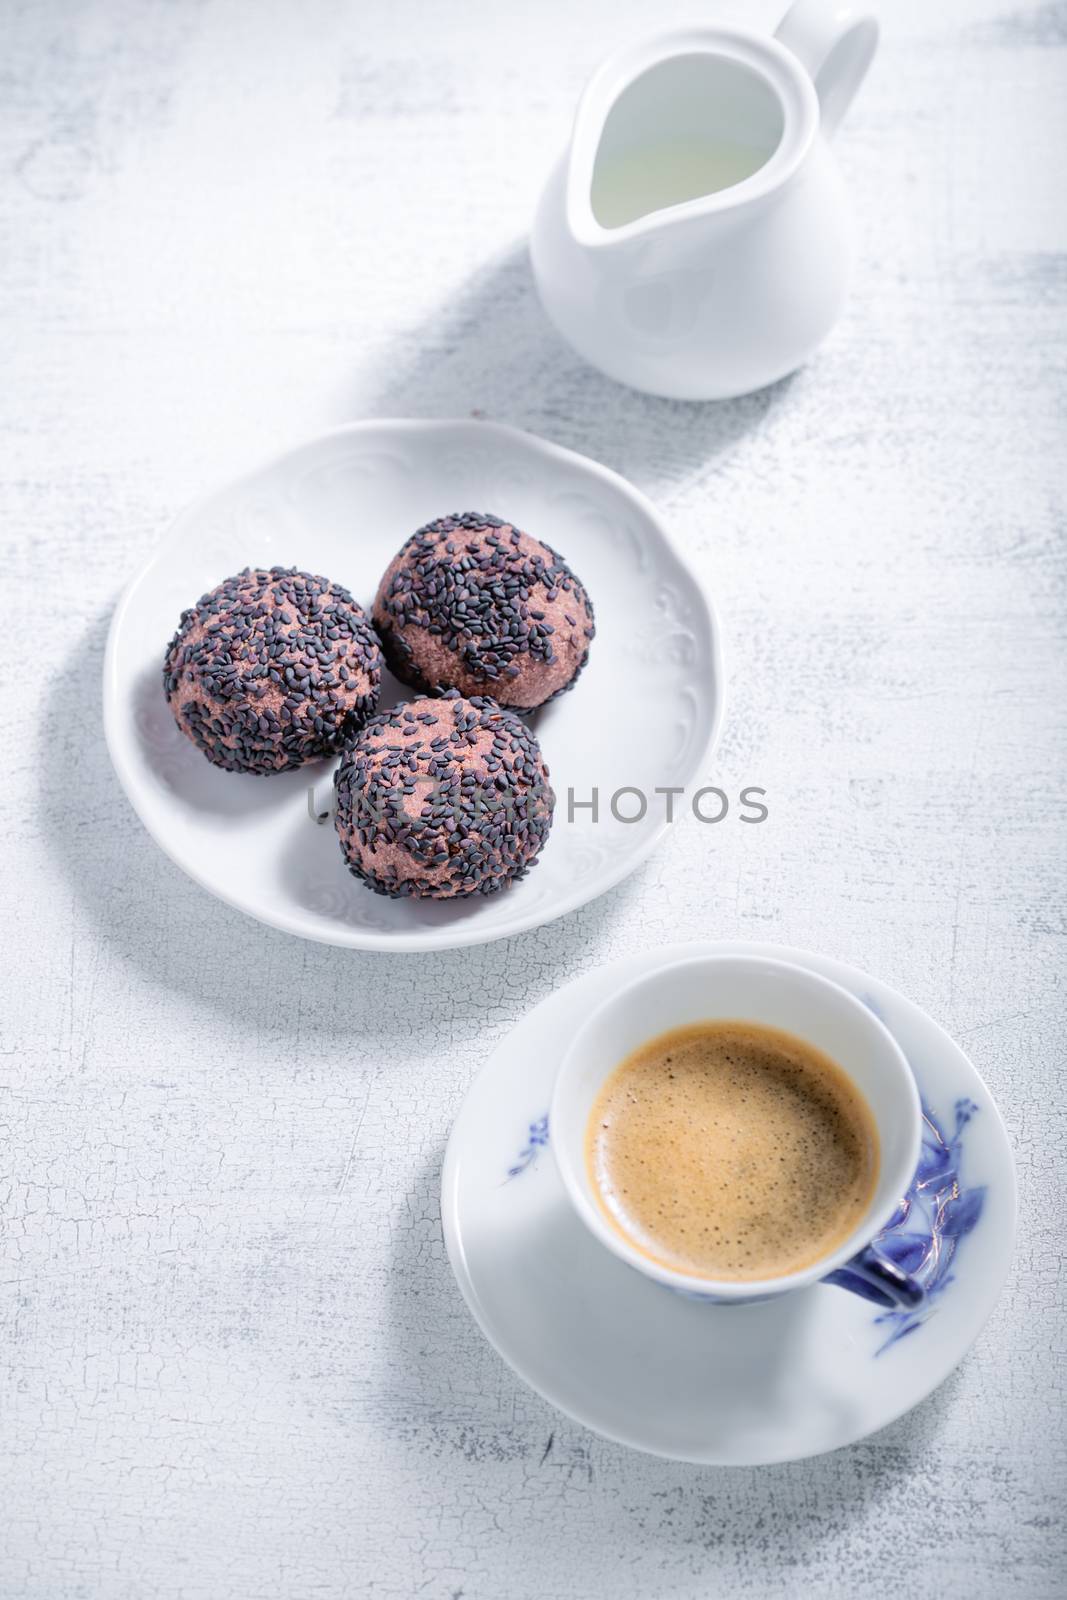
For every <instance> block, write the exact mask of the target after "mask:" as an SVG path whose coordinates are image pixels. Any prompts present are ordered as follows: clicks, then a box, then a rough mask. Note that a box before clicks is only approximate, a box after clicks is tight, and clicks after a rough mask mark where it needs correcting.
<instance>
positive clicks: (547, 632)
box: [374, 511, 596, 710]
mask: <svg viewBox="0 0 1067 1600" xmlns="http://www.w3.org/2000/svg"><path fill="white" fill-rule="evenodd" d="M374 623H375V626H376V627H377V629H378V633H379V636H380V638H381V641H382V648H383V650H384V652H385V659H386V661H387V662H388V664H389V666H390V667H391V669H392V671H393V672H394V673H395V674H396V676H397V677H398V678H399V679H400V680H401V682H402V683H406V684H408V685H410V686H411V687H412V688H415V689H418V690H420V691H421V692H423V693H425V694H437V693H440V692H441V691H442V690H443V689H447V688H458V689H459V690H460V692H461V693H463V694H467V695H477V694H482V695H488V696H491V697H492V698H493V699H495V700H497V701H498V702H499V703H500V704H502V705H507V706H515V707H518V708H520V709H527V710H528V709H532V708H533V707H534V706H539V705H544V704H545V703H546V702H547V701H549V700H552V699H554V698H555V697H556V695H558V694H562V693H563V692H564V691H565V690H567V689H570V688H571V687H572V686H573V684H574V682H575V680H576V679H577V677H578V674H579V673H580V672H581V671H582V668H583V667H584V666H585V663H586V661H587V659H588V656H589V645H590V642H591V641H592V639H593V636H594V634H595V632H596V626H595V621H594V616H593V606H592V602H591V601H590V599H589V596H588V595H587V594H586V591H585V589H584V588H583V587H582V585H581V583H580V582H579V581H578V579H577V578H576V577H575V575H574V573H573V572H572V571H571V569H570V568H569V567H568V566H567V564H566V562H565V561H564V560H563V558H562V557H561V556H560V555H559V554H558V553H557V552H556V551H555V550H553V549H552V548H551V546H550V545H547V544H543V543H542V542H541V541H540V540H537V539H534V538H532V537H531V536H530V535H529V534H526V533H523V532H522V530H521V529H519V528H516V527H514V525H513V524H511V523H509V522H504V521H502V520H501V519H500V518H499V517H493V516H489V515H486V514H484V513H482V512H478V511H465V512H459V513H456V514H455V515H453V516H448V517H439V518H438V519H437V520H436V521H435V522H428V523H427V524H426V525H425V527H422V528H420V529H419V530H418V532H417V533H414V534H413V535H412V536H411V538H410V539H409V540H408V541H407V543H406V544H404V545H403V546H402V548H401V550H400V551H399V552H398V554H397V555H396V556H395V557H394V559H393V561H392V562H391V563H390V565H389V567H388V569H387V571H386V573H385V576H384V577H383V579H382V582H381V584H380V586H379V589H378V595H377V598H376V600H375V602H374Z"/></svg>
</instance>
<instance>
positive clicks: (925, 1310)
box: [504, 1099, 985, 1356]
mask: <svg viewBox="0 0 1067 1600" xmlns="http://www.w3.org/2000/svg"><path fill="white" fill-rule="evenodd" d="M978 1110H979V1107H978V1106H977V1105H976V1104H975V1102H974V1101H973V1100H968V1099H962V1100H957V1101H956V1104H955V1107H954V1125H953V1128H952V1131H951V1133H948V1134H946V1133H945V1132H944V1131H943V1130H942V1128H941V1127H940V1126H939V1124H938V1123H937V1121H936V1120H935V1118H934V1116H933V1113H932V1112H931V1111H930V1109H929V1107H928V1106H927V1105H926V1104H925V1103H924V1104H923V1136H922V1148H921V1152H920V1155H919V1165H918V1167H917V1168H916V1170H915V1176H914V1178H913V1179H912V1181H911V1185H910V1187H909V1189H908V1192H907V1194H906V1195H905V1196H904V1198H903V1199H902V1200H901V1202H900V1204H899V1206H898V1207H897V1209H896V1211H895V1213H894V1214H893V1217H892V1218H891V1220H890V1222H889V1223H888V1225H887V1226H886V1227H885V1228H884V1229H883V1230H882V1232H881V1233H880V1234H879V1235H878V1237H877V1239H875V1240H874V1243H873V1248H874V1249H875V1250H876V1251H877V1252H878V1253H879V1254H880V1255H883V1256H885V1257H886V1258H887V1259H888V1260H889V1261H891V1262H893V1263H894V1264H895V1265H896V1266H898V1267H899V1268H900V1269H901V1270H902V1271H903V1272H907V1273H909V1274H910V1275H911V1276H912V1277H914V1278H917V1279H918V1280H919V1282H920V1283H921V1284H922V1286H923V1288H924V1289H925V1291H926V1299H925V1301H924V1302H923V1304H922V1305H921V1306H919V1307H917V1308H916V1309H915V1310H914V1311H905V1310H894V1311H883V1312H882V1313H881V1314H880V1315H879V1316H877V1317H875V1319H874V1322H875V1326H876V1327H879V1326H880V1327H884V1328H886V1329H888V1335H887V1337H886V1339H885V1340H884V1342H883V1343H882V1344H881V1345H879V1347H878V1349H877V1350H876V1351H875V1354H876V1355H879V1356H880V1355H882V1354H883V1352H884V1351H886V1350H888V1349H889V1348H890V1346H891V1345H894V1344H896V1343H898V1341H899V1340H901V1339H903V1338H905V1337H906V1335H907V1334H909V1333H914V1332H915V1331H916V1330H917V1329H918V1328H920V1327H921V1326H922V1325H923V1323H924V1322H925V1321H926V1320H927V1318H928V1317H929V1316H930V1315H931V1314H932V1312H933V1311H934V1310H935V1309H936V1305H937V1301H938V1300H939V1299H940V1297H941V1295H943V1294H944V1292H945V1290H946V1289H947V1288H948V1286H949V1284H950V1283H952V1281H953V1276H954V1274H953V1272H952V1264H953V1262H954V1261H955V1258H956V1252H957V1250H958V1249H959V1247H960V1243H961V1242H962V1240H963V1239H965V1238H966V1236H967V1234H969V1233H970V1232H972V1230H973V1229H974V1227H975V1226H976V1224H977V1223H978V1221H979V1218H980V1217H981V1215H982V1206H983V1203H984V1200H985V1189H984V1188H971V1189H968V1188H965V1187H964V1185H963V1184H962V1182H961V1180H960V1168H961V1158H962V1153H963V1134H964V1129H965V1128H966V1127H967V1124H968V1123H969V1122H970V1121H971V1119H972V1117H973V1116H974V1115H975V1113H976V1112H977V1111H978ZM547 1144H548V1113H547V1112H545V1113H544V1114H543V1115H542V1116H540V1117H537V1118H536V1119H535V1120H534V1121H532V1122H530V1123H529V1124H528V1126H527V1130H526V1143H525V1144H524V1145H523V1147H522V1149H521V1150H520V1151H519V1153H518V1155H517V1157H516V1159H515V1161H514V1162H513V1163H512V1165H511V1166H510V1167H509V1168H508V1169H507V1175H506V1177H505V1180H504V1181H505V1182H510V1181H511V1180H512V1179H513V1178H518V1177H520V1176H521V1175H522V1174H523V1173H524V1172H526V1171H528V1170H529V1168H530V1167H531V1166H533V1164H534V1162H535V1161H536V1160H537V1158H538V1156H539V1155H540V1153H541V1151H542V1150H543V1149H544V1148H545V1147H546V1145H547ZM824 1282H826V1283H834V1284H837V1285H838V1286H839V1287H841V1288H846V1289H851V1290H852V1291H853V1292H854V1293H855V1294H858V1295H860V1296H862V1297H863V1298H864V1299H867V1300H876V1295H875V1293H874V1292H872V1291H871V1289H870V1287H869V1285H868V1284H867V1283H865V1282H864V1280H863V1279H862V1278H860V1277H858V1276H857V1275H856V1274H855V1273H850V1271H849V1268H848V1267H847V1266H844V1267H839V1268H838V1269H837V1271H836V1272H832V1273H830V1275H829V1276H828V1277H827V1278H826V1279H824ZM678 1292H679V1293H682V1292H684V1291H678ZM686 1298H689V1299H693V1300H702V1301H707V1302H712V1303H713V1302H714V1296H712V1295H708V1294H704V1293H701V1292H700V1291H699V1290H692V1291H689V1292H688V1293H687V1294H686Z"/></svg>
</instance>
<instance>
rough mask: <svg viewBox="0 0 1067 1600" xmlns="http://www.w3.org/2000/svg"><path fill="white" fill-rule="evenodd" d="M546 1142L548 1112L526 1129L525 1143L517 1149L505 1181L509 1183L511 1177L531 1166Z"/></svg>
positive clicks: (515, 1176)
mask: <svg viewBox="0 0 1067 1600" xmlns="http://www.w3.org/2000/svg"><path fill="white" fill-rule="evenodd" d="M547 1143H548V1112H547V1111H546V1112H545V1114H544V1116H543V1117H538V1118H537V1120H536V1122H531V1123H530V1125H529V1127H528V1128H527V1129H526V1143H525V1144H524V1145H523V1147H522V1149H521V1150H520V1151H519V1153H518V1156H517V1157H516V1159H515V1164H514V1166H511V1167H509V1168H508V1172H507V1177H506V1178H505V1180H504V1181H505V1183H510V1181H511V1179H512V1178H517V1177H518V1176H519V1175H520V1173H523V1172H525V1171H526V1169H527V1167H532V1166H533V1164H534V1162H535V1161H536V1160H537V1158H538V1156H539V1155H540V1154H541V1151H542V1150H543V1149H544V1147H545V1145H546V1144H547Z"/></svg>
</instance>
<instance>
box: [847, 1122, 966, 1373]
mask: <svg viewBox="0 0 1067 1600" xmlns="http://www.w3.org/2000/svg"><path fill="white" fill-rule="evenodd" d="M978 1109H979V1108H978V1106H977V1105H976V1104H975V1102H974V1101H973V1100H967V1099H963V1100H957V1101H956V1104H955V1107H954V1118H955V1124H954V1127H953V1130H952V1133H951V1134H950V1135H949V1134H946V1133H945V1132H944V1131H942V1129H941V1128H940V1127H939V1125H938V1124H937V1122H936V1121H935V1120H934V1117H933V1115H932V1113H931V1112H930V1109H929V1107H928V1106H926V1105H925V1104H924V1105H923V1139H922V1149H921V1152H920V1155H919V1165H918V1167H917V1168H916V1171H915V1176H914V1178H913V1179H912V1181H911V1186H910V1188H909V1189H908V1192H907V1194H906V1195H905V1196H904V1198H903V1200H902V1201H901V1202H900V1204H899V1206H898V1207H897V1209H896V1212H895V1213H894V1215H893V1217H892V1219H891V1220H890V1222H889V1224H888V1226H887V1227H886V1228H885V1229H884V1230H883V1231H882V1232H881V1233H880V1234H879V1235H878V1237H877V1239H875V1241H874V1248H875V1249H876V1250H877V1251H878V1253H879V1254H880V1255H883V1256H885V1257H886V1258H887V1260H889V1261H892V1262H893V1263H894V1264H895V1265H896V1266H898V1267H900V1269H901V1270H902V1271H903V1272H908V1273H910V1274H911V1276H912V1277H914V1278H917V1279H918V1280H919V1282H920V1283H921V1284H922V1286H923V1288H924V1289H925V1290H926V1300H925V1301H924V1303H923V1304H922V1305H921V1306H919V1307H918V1308H917V1309H916V1310H914V1311H903V1310H898V1311H883V1312H882V1313H881V1315H880V1316H877V1317H875V1319H874V1320H875V1325H876V1326H879V1325H880V1326H882V1327H885V1328H887V1329H888V1330H889V1332H888V1336H887V1338H886V1339H885V1341H884V1343H883V1344H881V1345H879V1347H878V1350H877V1351H876V1352H875V1353H876V1354H877V1355H881V1354H882V1353H883V1352H884V1351H886V1350H888V1349H889V1347H890V1346H891V1345H894V1344H896V1343H897V1342H898V1341H899V1340H900V1339H903V1338H904V1337H905V1336H906V1335H907V1334H909V1333H914V1332H915V1331H916V1329H918V1328H920V1327H921V1326H922V1324H923V1323H924V1322H925V1321H926V1320H927V1318H928V1317H929V1316H930V1315H931V1314H932V1312H933V1311H934V1310H935V1308H936V1304H937V1301H938V1299H939V1298H940V1296H941V1295H942V1294H944V1292H945V1290H946V1289H947V1288H948V1286H949V1284H950V1283H951V1282H952V1281H953V1272H952V1263H953V1261H954V1260H955V1257H956V1251H957V1250H958V1249H959V1247H960V1241H961V1240H962V1239H964V1238H966V1236H967V1234H969V1233H970V1232H971V1231H972V1230H973V1228H974V1227H975V1225H976V1224H977V1222H978V1219H979V1218H980V1216H981V1215H982V1206H983V1204H984V1201H985V1189H984V1188H974V1189H967V1188H964V1186H963V1184H962V1183H961V1181H960V1165H961V1155H962V1148H963V1130H964V1129H965V1128H966V1126H967V1124H968V1123H969V1122H970V1120H971V1118H972V1117H973V1116H974V1115H975V1113H976V1112H977V1111H978ZM826 1281H827V1282H828V1283H837V1284H840V1285H841V1286H842V1287H844V1288H849V1289H852V1290H854V1292H855V1293H856V1294H860V1295H865V1297H866V1298H871V1296H870V1295H868V1294H866V1286H865V1285H864V1284H863V1282H862V1280H861V1279H859V1278H858V1277H856V1276H855V1275H854V1274H852V1273H850V1272H849V1269H848V1267H841V1268H839V1270H838V1271H837V1272H834V1273H832V1274H831V1275H830V1277H829V1278H828V1279H827V1280H826Z"/></svg>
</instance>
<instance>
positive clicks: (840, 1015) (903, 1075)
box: [549, 955, 924, 1309]
mask: <svg viewBox="0 0 1067 1600" xmlns="http://www.w3.org/2000/svg"><path fill="white" fill-rule="evenodd" d="M715 1021H744V1022H750V1023H755V1024H758V1025H761V1026H763V1027H768V1028H778V1029H781V1030H782V1031H783V1032H785V1033H790V1034H793V1035H795V1036H796V1037H797V1038H799V1039H801V1040H803V1041H805V1042H806V1043H807V1044H809V1045H811V1046H813V1047H814V1048H815V1049H816V1050H820V1051H822V1052H824V1053H825V1054H826V1055H828V1056H829V1057H830V1058H831V1059H832V1060H833V1061H835V1062H836V1063H837V1065H838V1066H839V1067H840V1069H841V1070H842V1072H844V1073H845V1075H846V1076H847V1077H848V1078H849V1079H850V1080H851V1082H852V1084H853V1085H854V1086H855V1088H857V1089H858V1090H859V1091H860V1093H861V1094H862V1095H863V1098H864V1100H865V1101H866V1102H867V1105H868V1107H869V1109H870V1112H871V1115H872V1117H873V1119H874V1123H875V1126H876V1128H877V1130H878V1140H879V1147H880V1148H879V1166H878V1176H877V1181H876V1184H875V1189H874V1194H873V1196H872V1198H871V1200H870V1203H869V1204H868V1206H867V1209H866V1211H865V1213H864V1215H863V1217H862V1218H861V1220H860V1221H859V1223H858V1224H857V1225H856V1227H855V1228H854V1229H853V1231H852V1232H851V1233H850V1234H849V1235H848V1237H847V1238H846V1239H845V1240H844V1241H843V1242H842V1243H841V1244H839V1245H838V1246H837V1247H836V1248H835V1249H833V1250H832V1251H829V1252H828V1253H827V1254H826V1255H825V1256H823V1257H822V1258H820V1259H819V1260H818V1261H816V1262H814V1263H813V1264H812V1265H810V1266H807V1267H804V1268H803V1269H802V1270H800V1271H795V1272H789V1273H785V1274H783V1275H782V1276H776V1277H773V1278H764V1279H760V1280H758V1281H745V1282H736V1281H731V1280H725V1279H716V1278H714V1277H709V1276H705V1275H704V1274H703V1273H696V1272H683V1271H679V1270H676V1269H675V1268H672V1267H668V1266H664V1265H662V1264H661V1263H659V1262H657V1261H654V1260H652V1259H651V1258H650V1257H649V1256H647V1255H645V1254H644V1253H643V1252H642V1251H641V1250H640V1249H639V1248H638V1247H637V1246H636V1245H634V1244H631V1243H630V1242H629V1241H628V1240H627V1239H626V1237H624V1235H623V1234H622V1233H620V1232H619V1231H618V1230H616V1229H615V1228H614V1227H612V1225H611V1223H610V1222H609V1221H608V1219H607V1217H606V1216H605V1215H604V1212H603V1211H602V1210H601V1207H600V1204H599V1203H598V1199H597V1195H596V1192H595V1190H594V1187H593V1183H592V1180H591V1178H590V1175H589V1172H588V1170H587V1166H586V1136H587V1129H588V1124H589V1118H590V1113H591V1111H592V1108H593V1104H594V1102H595V1100H596V1098H597V1095H598V1093H599V1092H600V1089H601V1088H602V1086H603V1084H604V1082H605V1080H606V1079H607V1078H608V1077H609V1076H610V1074H611V1073H612V1072H614V1070H615V1068H616V1067H618V1066H619V1065H620V1064H621V1062H622V1061H624V1060H625V1059H626V1057H627V1056H628V1055H630V1053H631V1052H632V1051H634V1050H636V1049H637V1048H638V1047H639V1046H641V1045H643V1044H645V1043H647V1042H648V1041H650V1040H652V1039H654V1038H656V1037H657V1036H658V1035H660V1034H662V1033H666V1032H667V1031H668V1030H670V1029H674V1028H682V1027H686V1026H689V1025H691V1024H694V1023H702V1022H715ZM549 1127H550V1129H551V1148H552V1151H553V1154H554V1156H555V1159H556V1163H557V1165H558V1167H559V1172H560V1176H561V1178H562V1180H563V1186H564V1188H565V1190H566V1192H567V1195H568V1197H569V1199H570V1201H571V1204H572V1205H573V1206H574V1209H575V1211H576V1212H577V1213H578V1215H579V1217H580V1218H581V1219H582V1221H583V1223H584V1224H585V1226H586V1227H587V1228H588V1229H589V1231H590V1232H591V1233H592V1234H593V1235H594V1237H595V1238H597V1239H598V1240H599V1241H600V1243H601V1244H602V1245H603V1246H604V1248H605V1249H606V1250H610V1251H611V1252H612V1254H613V1255H616V1256H618V1257H619V1258H620V1260H622V1261H625V1262H626V1263H627V1264H628V1265H629V1266H631V1267H633V1268H634V1269H635V1270H636V1271H637V1272H640V1273H643V1274H644V1276H645V1277H646V1278H652V1279H653V1280H654V1281H655V1282H656V1283H660V1284H663V1285H664V1286H665V1287H666V1288H668V1289H673V1290H675V1291H677V1292H678V1293H681V1294H684V1295H686V1296H688V1297H689V1298H695V1299H699V1300H707V1301H711V1302H713V1303H716V1304H734V1303H739V1302H745V1301H752V1300H766V1299H769V1298H771V1297H772V1296H774V1295H780V1294H788V1293H790V1292H791V1291H792V1290H794V1289H803V1288H806V1287H807V1286H808V1285H810V1284H814V1283H818V1282H820V1281H825V1280H826V1279H828V1278H829V1279H831V1280H833V1279H834V1275H835V1274H837V1273H842V1274H843V1276H842V1277H841V1279H840V1281H839V1286H840V1287H842V1288H852V1289H853V1290H854V1292H856V1293H859V1294H862V1295H863V1297H864V1298H865V1299H868V1300H874V1301H875V1302H876V1303H878V1304H881V1305H885V1306H893V1307H907V1308H909V1309H913V1308H914V1307H916V1306H918V1305H920V1304H921V1303H922V1300H923V1298H924V1290H923V1288H922V1286H921V1284H919V1283H918V1282H917V1280H916V1279H914V1278H912V1277H911V1276H909V1275H908V1274H907V1273H905V1272H902V1271H901V1270H900V1268H899V1267H897V1266H896V1265H895V1264H894V1263H893V1262H892V1261H890V1260H888V1258H886V1257H885V1256H882V1255H880V1254H879V1253H878V1251H877V1250H876V1249H875V1248H874V1245H873V1241H874V1240H875V1239H877V1237H878V1235H879V1234H880V1233H881V1232H882V1230H883V1229H884V1228H885V1227H886V1226H887V1224H888V1223H889V1221H890V1219H891V1218H892V1216H893V1215H894V1213H895V1211H896V1210H897V1207H898V1205H899V1203H900V1200H901V1198H902V1197H903V1196H904V1195H905V1194H906V1192H907V1190H908V1187H909V1185H910V1183H911V1181H912V1178H913V1177H914V1175H915V1169H916V1166H917V1165H918V1161H919V1152H920V1146H921V1139H922V1109H921V1106H920V1103H919V1093H918V1090H917V1088H916V1086H915V1079H914V1078H913V1077H912V1074H911V1069H910V1068H909V1066H908V1063H907V1061H906V1059H905V1057H904V1054H903V1052H902V1051H901V1049H900V1046H899V1045H898V1044H897V1042H896V1040H895V1039H894V1038H893V1036H892V1034H891V1033H890V1032H889V1030H888V1028H886V1027H885V1026H884V1025H883V1024H882V1023H881V1022H880V1021H879V1019H878V1018H877V1017H876V1016H875V1014H874V1012H873V1011H871V1010H870V1009H869V1008H868V1007H867V1006H865V1005H863V1004H862V1002H861V1001H859V1000H857V999H856V998H855V997H854V996H853V995H851V994H849V993H848V992H847V991H846V990H844V989H842V988H841V987H840V986H839V985H838V984H836V983H832V982H831V981H830V980H829V979H828V978H823V977H820V976H818V975H817V974H816V973H813V972H809V971H807V970H806V969H804V968H801V967H795V966H792V965H791V964H789V963H788V962H785V961H775V960H770V959H768V958H766V957H763V956H733V955H729V956H728V955H723V956H693V957H682V958H681V959H680V960H678V961H673V962H671V963H670V965H669V966H665V967H660V968H659V969H657V970H656V971H655V972H651V973H649V974H647V976H645V977H643V978H639V979H637V981H636V982H634V983H630V984H628V985H627V986H626V987H625V988H622V989H620V990H618V991H617V992H616V993H615V994H613V995H611V996H610V997H609V998H608V999H607V1000H605V1001H603V1003H602V1004H601V1005H600V1006H598V1007H597V1008H596V1009H595V1010H594V1011H593V1012H592V1013H591V1014H590V1015H589V1016H588V1017H587V1018H586V1020H585V1022H584V1023H583V1024H582V1025H581V1027H580V1028H579V1029H578V1031H577V1033H576V1034H575V1036H574V1039H573V1041H572V1043H571V1045H570V1048H569V1050H568V1051H567V1053H566V1055H565V1056H564V1058H563V1062H562V1064H561V1066H560V1069H559V1072H558V1074H557V1077H556V1084H555V1089H554V1091H553V1095H552V1103H551V1107H550V1110H549Z"/></svg>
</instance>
